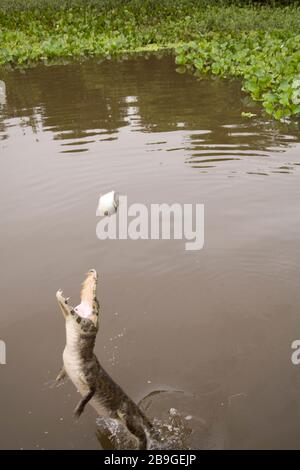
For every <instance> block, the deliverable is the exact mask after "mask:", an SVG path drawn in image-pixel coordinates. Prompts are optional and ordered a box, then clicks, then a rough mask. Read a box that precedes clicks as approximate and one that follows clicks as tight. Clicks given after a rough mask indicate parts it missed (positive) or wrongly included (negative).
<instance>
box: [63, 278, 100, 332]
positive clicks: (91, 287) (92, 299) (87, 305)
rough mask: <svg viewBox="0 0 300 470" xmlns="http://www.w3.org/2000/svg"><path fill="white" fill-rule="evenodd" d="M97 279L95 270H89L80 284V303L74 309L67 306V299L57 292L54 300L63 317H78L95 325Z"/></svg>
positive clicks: (97, 309)
mask: <svg viewBox="0 0 300 470" xmlns="http://www.w3.org/2000/svg"><path fill="white" fill-rule="evenodd" d="M97 279H98V276H97V272H96V271H95V269H91V270H90V271H89V272H88V273H87V277H86V279H85V281H84V282H83V284H82V289H81V294H80V298H81V303H80V304H79V305H77V306H76V307H75V308H73V307H72V306H71V305H69V304H68V299H66V298H65V297H64V296H63V293H62V291H61V290H59V291H57V293H56V298H57V301H58V303H59V306H60V308H61V311H62V313H63V315H64V317H66V316H67V315H73V316H78V317H80V318H84V319H87V320H91V321H93V323H94V324H95V325H96V323H97V317H98V313H99V304H98V300H97V298H96V289H97Z"/></svg>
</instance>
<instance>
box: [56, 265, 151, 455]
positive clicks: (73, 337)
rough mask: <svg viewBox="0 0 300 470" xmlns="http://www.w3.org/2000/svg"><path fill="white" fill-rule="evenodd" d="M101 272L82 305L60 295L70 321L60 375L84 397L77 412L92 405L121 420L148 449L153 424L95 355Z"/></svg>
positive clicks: (92, 278)
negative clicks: (97, 290) (69, 380)
mask: <svg viewBox="0 0 300 470" xmlns="http://www.w3.org/2000/svg"><path fill="white" fill-rule="evenodd" d="M96 286H97V273H96V271H95V270H91V271H89V273H88V275H87V278H86V280H85V282H84V283H83V287H82V291H81V304H80V305H79V306H77V307H76V308H75V309H74V308H72V307H71V306H69V304H68V301H67V300H66V299H65V298H64V297H63V295H62V292H61V291H58V292H57V294H56V297H57V300H58V303H59V305H60V308H61V310H62V312H63V314H64V317H65V320H66V347H65V349H64V352H63V363H64V367H63V369H62V371H61V373H60V374H59V376H58V379H60V378H62V377H63V376H64V375H65V374H67V375H68V376H69V378H70V379H71V381H72V382H73V384H74V385H75V387H76V388H77V389H78V391H79V392H80V394H81V395H82V397H83V398H82V400H81V401H80V402H79V404H78V405H77V407H76V409H75V414H76V415H77V416H80V414H81V413H82V411H83V410H84V407H85V405H86V404H87V403H88V402H89V403H90V404H91V405H92V407H93V408H94V409H95V410H96V412H97V413H98V415H99V416H107V417H110V418H113V419H116V420H119V421H120V423H121V424H123V425H124V426H125V427H126V428H127V429H128V430H129V431H130V432H131V434H133V435H134V436H135V437H136V438H137V440H138V447H139V448H140V449H146V448H147V442H148V436H149V435H150V434H151V430H152V425H151V423H150V421H149V420H148V419H147V417H146V416H145V415H144V414H143V413H142V411H141V410H140V409H139V407H138V406H137V405H136V404H135V403H134V402H133V401H132V400H131V399H130V398H129V397H128V396H127V395H126V393H125V392H124V391H123V390H122V389H121V387H119V385H117V384H116V383H115V382H114V381H113V379H112V378H111V377H110V376H109V375H108V373H107V372H106V371H105V370H104V369H103V367H102V366H101V365H100V363H99V361H98V359H97V357H96V356H95V354H94V346H95V340H96V335H97V331H98V324H99V303H98V301H97V298H96Z"/></svg>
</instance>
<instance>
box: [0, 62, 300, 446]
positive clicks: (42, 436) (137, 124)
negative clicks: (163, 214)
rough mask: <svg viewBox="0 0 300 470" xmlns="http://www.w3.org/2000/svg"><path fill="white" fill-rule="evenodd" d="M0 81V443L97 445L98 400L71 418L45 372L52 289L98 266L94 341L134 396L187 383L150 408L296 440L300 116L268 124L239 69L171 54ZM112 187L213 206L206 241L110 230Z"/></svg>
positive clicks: (265, 441) (50, 351)
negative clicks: (0, 88) (233, 71)
mask: <svg viewBox="0 0 300 470" xmlns="http://www.w3.org/2000/svg"><path fill="white" fill-rule="evenodd" d="M0 79H1V80H3V81H4V82H5V84H6V98H5V99H2V102H1V104H0V164H1V174H0V178H1V184H0V188H1V206H0V217H1V236H0V242H1V274H0V276H1V279H0V280H1V283H0V286H1V306H2V308H1V319H0V339H2V340H5V342H6V345H7V365H2V366H0V384H1V401H0V414H1V424H0V447H1V448H18V449H19V448H24V449H27V448H33V449H41V448H47V449H48V448H66V449H74V448H83V449H89V448H99V443H98V441H97V438H96V436H95V415H94V411H93V410H92V409H91V408H89V407H88V408H87V409H86V411H85V413H84V415H83V416H82V417H81V418H80V421H79V422H74V420H73V414H72V412H73V408H74V407H75V405H76V403H77V401H78V399H79V395H78V394H77V393H76V390H75V389H74V387H73V386H72V385H71V384H66V385H64V386H62V387H59V388H55V387H54V388H52V387H51V386H50V385H49V384H50V383H51V380H52V379H53V378H54V377H55V376H56V375H57V373H58V371H59V369H60V367H61V362H62V358H61V353H62V350H63V347H64V324H63V319H62V317H61V315H60V313H59V310H58V307H57V305H56V300H55V292H56V290H57V289H58V288H62V289H63V290H64V293H65V294H66V295H70V296H71V297H72V299H74V303H76V301H77V299H78V295H79V286H80V283H81V282H82V279H83V276H84V273H85V272H86V271H87V270H88V269H89V268H91V267H94V268H96V269H97V271H98V272H99V273H100V285H99V298H100V303H101V308H102V317H101V327H100V332H99V336H98V340H97V348H96V349H97V354H98V356H99V358H100V360H101V362H102V364H103V366H104V367H106V368H107V370H108V371H109V372H110V373H111V375H112V376H113V377H114V378H115V380H116V381H118V382H119V383H120V384H121V385H122V386H123V388H124V389H125V390H126V391H127V392H128V393H129V394H130V395H131V396H132V397H133V398H134V399H135V400H140V399H142V397H144V396H145V395H147V394H148V393H150V392H152V391H154V390H161V389H167V390H181V391H184V393H186V394H188V395H187V396H190V397H191V396H192V397H195V398H193V399H191V400H189V401H188V402H187V404H186V406H185V404H184V403H183V400H182V399H180V400H179V401H178V400H177V398H176V399H175V398H174V403H172V400H173V398H172V393H171V394H169V395H166V396H165V397H166V398H164V400H163V401H161V402H160V403H158V404H155V403H154V405H153V406H154V414H155V413H157V414H159V413H163V412H165V410H162V406H164V407H165V408H170V407H172V406H174V407H176V406H177V408H178V407H179V408H181V407H182V408H184V412H185V413H186V414H187V415H190V416H192V419H195V420H196V421H197V423H199V422H201V419H202V418H201V417H203V422H207V423H208V426H210V423H211V425H212V426H213V425H214V422H215V420H214V418H212V419H211V421H210V417H211V416H219V414H220V413H219V412H220V411H222V427H221V429H222V431H221V432H222V438H221V439H220V428H218V433H217V434H218V436H217V440H218V442H222V446H224V447H226V448H254V447H256V448H280V447H281V448H288V447H299V438H298V436H299V432H300V419H299V418H300V404H299V403H300V402H299V392H300V366H299V367H296V366H293V365H292V364H291V361H290V356H291V347H290V346H291V342H292V341H293V340H294V339H297V338H300V289H299V279H300V263H299V262H300V250H299V232H300V211H299V203H300V171H299V170H300V167H299V165H300V144H299V141H300V133H299V130H298V128H297V126H296V125H287V124H272V123H270V122H268V120H267V119H266V118H265V117H264V116H263V115H262V114H261V112H260V108H259V107H258V106H256V105H254V104H253V103H251V101H249V99H248V98H247V96H246V95H245V94H244V93H243V92H242V91H241V85H240V83H239V82H238V81H221V80H212V79H205V80H200V81H199V80H197V79H196V78H195V77H193V76H191V75H188V74H179V73H177V72H176V71H175V66H174V59H173V58H172V57H165V56H164V57H162V58H160V59H159V58H157V57H153V56H152V57H148V58H145V57H136V58H130V59H128V60H125V61H119V62H117V61H115V62H111V61H104V62H102V63H99V64H97V63H93V62H91V63H85V64H84V65H78V64H77V65H59V66H52V67H45V66H38V67H36V68H34V69H30V70H26V71H5V72H4V71H2V72H1V73H0ZM242 111H247V112H249V111H251V112H252V113H255V114H256V115H257V116H256V117H254V118H252V119H246V118H242V117H241V112H242ZM112 189H115V190H118V191H119V192H120V193H122V194H126V195H127V196H128V199H129V201H132V202H141V203H144V204H150V203H155V202H156V203H160V202H166V203H173V202H180V203H196V202H198V203H203V204H204V205H205V247H204V249H203V250H201V251H194V252H187V251H185V250H184V243H183V242H182V241H180V240H176V241H147V240H145V241H126V240H124V241H105V242H100V241H99V240H98V239H97V238H96V224H97V219H96V217H95V211H96V205H97V200H98V197H99V194H100V193H104V192H107V191H110V190H112ZM174 397H175V396H174ZM199 400H200V401H201V403H202V405H199ZM216 410H217V411H216ZM152 412H153V408H152ZM199 436H200V434H199ZM196 437H197V436H196ZM199 439H200V437H199ZM201 439H202V437H201ZM212 439H213V436H212ZM205 442H206V441H205ZM193 445H194V446H195V447H197V446H198V445H199V447H200V448H202V447H203V441H201V442H200V441H199V442H198V443H197V439H195V436H194V440H193ZM210 445H211V446H212V447H214V444H213V443H212V444H210ZM215 447H218V444H216V445H215Z"/></svg>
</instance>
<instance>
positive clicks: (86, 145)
mask: <svg viewBox="0 0 300 470" xmlns="http://www.w3.org/2000/svg"><path fill="white" fill-rule="evenodd" d="M141 64H142V65H141ZM3 74H4V76H5V80H6V82H7V87H8V93H9V99H8V105H7V107H6V108H5V110H4V115H2V116H1V123H2V124H1V128H0V132H1V137H2V139H3V138H5V137H6V136H7V135H8V133H9V128H10V127H11V126H21V127H23V128H24V131H25V129H26V128H27V127H28V126H30V127H31V129H32V131H33V132H34V133H35V134H38V132H39V131H43V132H50V133H51V135H52V137H53V139H55V140H57V141H59V145H60V152H61V153H68V154H75V153H84V152H91V151H93V152H99V154H100V155H101V152H103V151H104V149H103V146H102V143H103V142H107V143H108V142H113V141H115V142H116V143H117V141H118V139H121V138H122V129H129V130H130V132H141V133H146V135H145V136H144V144H145V145H151V149H149V151H152V152H158V151H161V152H162V154H164V153H165V152H175V153H176V152H180V153H181V154H182V155H184V161H185V163H186V164H187V165H189V166H190V167H191V168H195V169H200V170H201V169H202V170H205V172H207V171H210V170H211V169H214V168H217V169H221V171H225V172H226V174H228V175H231V176H232V175H233V174H234V173H236V172H237V171H242V172H246V173H248V174H261V175H265V174H271V173H272V172H278V171H280V172H284V173H289V172H292V171H293V170H295V165H297V164H298V163H299V162H297V161H296V162H295V161H286V159H285V158H284V153H285V151H286V149H287V148H289V147H293V145H295V143H296V142H298V137H299V135H298V129H297V128H296V129H295V130H293V129H291V127H290V128H289V130H288V133H286V132H287V128H286V126H284V125H280V124H274V123H270V122H268V121H266V120H265V119H264V118H263V117H258V118H253V119H245V118H242V117H241V112H242V111H243V110H245V109H246V108H248V107H249V106H250V107H251V110H252V111H253V109H254V110H255V113H256V114H258V115H259V114H260V107H259V106H256V105H255V104H254V103H252V102H251V101H250V100H249V99H248V97H246V96H245V95H244V94H243V93H242V92H241V85H240V82H239V81H236V80H235V81H232V82H229V81H228V82H225V81H221V80H218V79H204V80H200V81H199V80H196V79H195V78H194V77H191V76H182V75H180V74H176V73H175V71H174V63H173V58H171V57H164V58H163V59H162V60H158V59H156V58H153V57H150V58H148V60H145V59H139V60H134V59H130V60H124V61H123V62H121V63H119V62H109V61H106V62H103V63H101V64H99V65H98V64H95V63H89V64H85V65H82V66H78V65H73V66H72V65H68V66H63V67H62V66H60V67H52V68H47V67H37V68H36V69H33V70H30V71H27V72H26V74H25V73H24V72H14V73H3ZM25 77H26V79H25ZM133 77H134V80H133ZM112 80H114V86H112ZM3 83H4V82H3ZM3 89H4V88H3ZM62 103H63V106H62ZM294 126H295V127H297V126H296V125H294ZM153 133H154V134H155V135H157V138H156V139H155V140H156V141H153V142H151V141H149V134H150V135H151V136H152V135H153ZM168 133H170V134H168ZM161 137H162V138H161ZM168 137H169V138H168ZM164 138H166V139H164ZM151 140H153V139H152V137H151ZM175 142H176V143H175ZM177 143H178V146H177V145H176V144H177ZM174 158H175V157H174ZM239 162H240V163H239Z"/></svg>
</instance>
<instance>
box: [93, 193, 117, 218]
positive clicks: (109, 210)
mask: <svg viewBox="0 0 300 470" xmlns="http://www.w3.org/2000/svg"><path fill="white" fill-rule="evenodd" d="M118 206H119V193H117V192H115V191H110V192H109V193H106V194H103V195H102V196H100V198H99V202H98V207H97V211H96V215H97V216H104V215H112V214H115V213H116V212H117V210H118Z"/></svg>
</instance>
